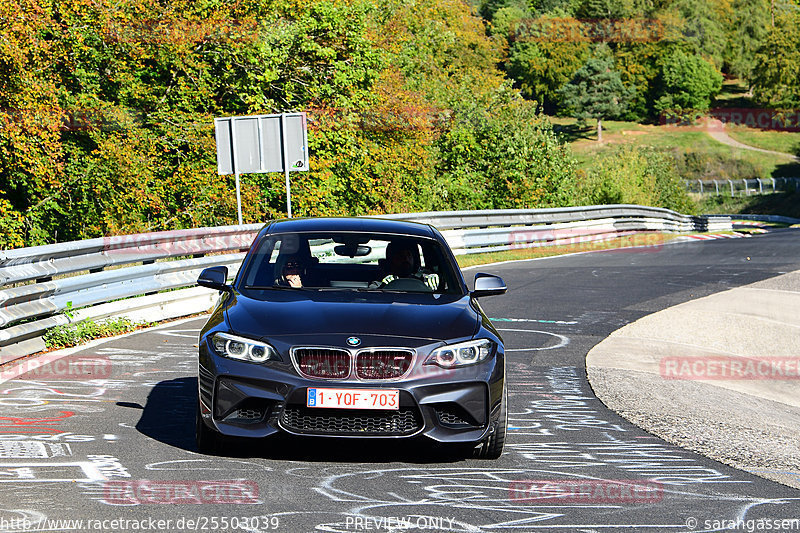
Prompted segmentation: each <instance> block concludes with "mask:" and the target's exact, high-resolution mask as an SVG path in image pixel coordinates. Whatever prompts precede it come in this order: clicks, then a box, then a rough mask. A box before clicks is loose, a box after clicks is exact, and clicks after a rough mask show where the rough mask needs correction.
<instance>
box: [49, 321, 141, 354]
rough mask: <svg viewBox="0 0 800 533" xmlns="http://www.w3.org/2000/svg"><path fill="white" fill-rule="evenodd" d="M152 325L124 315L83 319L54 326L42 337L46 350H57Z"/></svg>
mask: <svg viewBox="0 0 800 533" xmlns="http://www.w3.org/2000/svg"><path fill="white" fill-rule="evenodd" d="M152 325H153V324H151V323H147V322H139V323H134V322H132V321H131V320H130V319H129V318H126V317H121V318H110V319H107V320H103V321H101V322H95V321H94V320H84V321H83V322H78V323H77V324H74V325H64V326H56V327H54V328H53V329H51V330H49V331H48V332H47V333H45V334H44V337H43V338H44V344H45V346H47V349H48V350H57V349H60V348H69V347H72V346H78V345H79V344H84V343H86V342H89V341H91V340H94V339H100V338H103V337H113V336H115V335H120V334H122V333H130V332H131V331H135V330H137V329H142V328H146V327H150V326H152Z"/></svg>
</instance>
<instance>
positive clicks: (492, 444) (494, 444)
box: [473, 379, 508, 459]
mask: <svg viewBox="0 0 800 533" xmlns="http://www.w3.org/2000/svg"><path fill="white" fill-rule="evenodd" d="M507 428H508V385H507V384H506V381H505V379H504V380H503V399H502V400H501V402H500V414H499V416H498V417H497V421H496V422H495V423H494V431H492V432H491V433H489V434H488V435H487V436H486V438H485V439H483V442H481V443H480V445H478V446H477V447H476V448H475V452H474V454H473V455H474V457H475V458H476V459H498V458H499V457H500V456H501V455H503V446H504V445H505V442H506V429H507Z"/></svg>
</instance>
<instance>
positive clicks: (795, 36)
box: [752, 9, 800, 109]
mask: <svg viewBox="0 0 800 533" xmlns="http://www.w3.org/2000/svg"><path fill="white" fill-rule="evenodd" d="M755 62H756V66H755V68H754V69H753V76H752V79H753V84H752V87H753V98H754V99H755V101H756V102H758V103H759V104H760V105H763V106H767V107H772V108H780V109H797V108H798V107H799V106H800V9H797V10H795V11H793V12H790V13H787V14H785V15H782V16H779V17H777V19H776V25H775V27H774V28H772V29H771V30H770V32H769V35H768V36H767V38H766V41H765V42H764V46H762V47H761V48H760V49H759V51H758V53H757V54H756V57H755Z"/></svg>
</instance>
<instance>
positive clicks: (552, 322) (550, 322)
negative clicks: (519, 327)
mask: <svg viewBox="0 0 800 533" xmlns="http://www.w3.org/2000/svg"><path fill="white" fill-rule="evenodd" d="M489 320H492V321H497V322H537V323H539V324H563V325H566V326H573V325H575V324H577V323H578V322H576V321H575V320H540V319H536V318H490V319H489Z"/></svg>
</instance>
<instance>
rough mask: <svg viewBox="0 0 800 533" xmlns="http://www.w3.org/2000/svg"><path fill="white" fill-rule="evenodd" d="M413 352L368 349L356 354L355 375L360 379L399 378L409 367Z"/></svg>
mask: <svg viewBox="0 0 800 533" xmlns="http://www.w3.org/2000/svg"><path fill="white" fill-rule="evenodd" d="M413 356H414V354H413V353H411V352H409V351H407V350H370V351H363V352H359V353H358V355H357V356H356V375H357V376H358V377H359V378H361V379H392V378H399V377H400V376H402V375H403V374H405V373H406V372H407V371H408V369H409V368H411V360H412V358H413Z"/></svg>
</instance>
